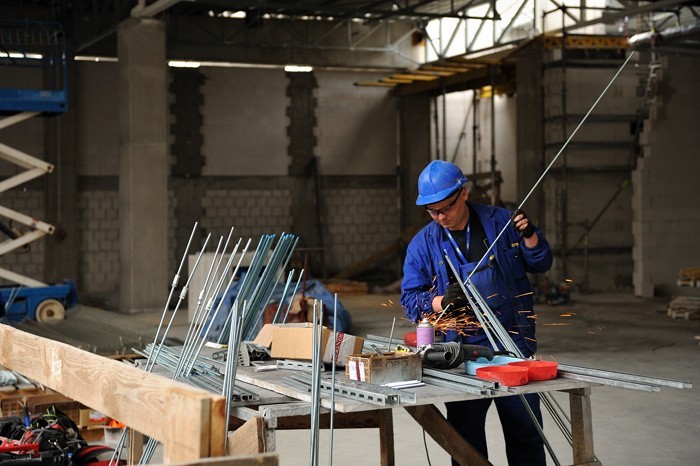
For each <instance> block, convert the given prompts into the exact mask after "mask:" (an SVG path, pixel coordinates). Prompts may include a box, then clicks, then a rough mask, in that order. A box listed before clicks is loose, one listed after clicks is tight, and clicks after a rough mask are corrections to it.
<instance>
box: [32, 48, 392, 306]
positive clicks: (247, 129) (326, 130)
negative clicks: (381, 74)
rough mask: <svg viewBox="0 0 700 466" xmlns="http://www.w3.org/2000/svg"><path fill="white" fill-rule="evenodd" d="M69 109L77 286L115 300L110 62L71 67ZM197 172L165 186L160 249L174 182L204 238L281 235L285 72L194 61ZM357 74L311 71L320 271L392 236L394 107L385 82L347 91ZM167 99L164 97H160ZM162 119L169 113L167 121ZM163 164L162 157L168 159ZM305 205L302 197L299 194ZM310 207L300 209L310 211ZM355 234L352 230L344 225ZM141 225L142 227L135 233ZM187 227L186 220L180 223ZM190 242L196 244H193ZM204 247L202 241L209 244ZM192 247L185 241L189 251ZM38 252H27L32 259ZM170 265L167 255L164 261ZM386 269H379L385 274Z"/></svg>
mask: <svg viewBox="0 0 700 466" xmlns="http://www.w3.org/2000/svg"><path fill="white" fill-rule="evenodd" d="M77 69H78V77H77V79H78V80H79V82H80V85H79V88H80V94H79V95H78V105H77V108H76V109H74V111H76V112H77V115H76V116H77V121H78V124H77V125H78V129H77V133H76V135H77V138H76V141H77V150H78V166H79V178H80V186H79V197H80V202H79V205H78V209H79V220H80V229H81V231H80V232H79V233H80V237H81V243H80V244H81V250H80V251H79V255H80V259H79V261H80V277H73V278H76V281H77V282H78V290H79V292H80V294H81V295H82V296H87V297H88V298H89V299H90V300H92V301H93V302H95V303H98V304H103V305H105V306H113V305H114V306H116V301H115V300H116V296H117V293H116V292H117V291H118V286H119V282H118V280H119V279H118V277H119V257H118V251H119V232H118V219H119V212H118V209H119V206H118V202H117V198H118V187H119V180H118V175H119V173H118V147H119V139H118V128H116V126H115V125H114V122H113V119H112V118H111V117H110V115H114V114H116V109H117V105H118V100H117V99H118V96H116V95H115V93H114V92H113V91H112V90H113V89H114V88H115V87H116V79H117V75H116V65H115V64H113V63H84V62H83V63H79V64H78V65H77ZM201 71H202V74H203V75H204V77H205V80H204V83H203V84H202V88H201V92H202V95H203V103H202V107H201V108H200V109H199V110H200V111H201V113H202V116H203V125H202V127H201V129H200V131H201V133H202V137H203V145H202V155H203V157H204V165H203V168H202V174H201V176H199V177H195V178H192V179H187V180H184V179H178V180H177V183H173V184H172V185H171V189H170V193H169V206H168V210H169V214H168V218H169V222H170V223H169V228H168V231H169V233H168V238H167V241H168V244H169V248H170V250H171V251H176V250H177V251H179V250H181V249H182V248H184V245H178V244H176V239H175V229H176V224H175V222H176V221H177V219H178V215H176V209H177V208H178V206H177V199H178V196H177V195H176V193H175V192H174V191H173V189H178V187H180V186H182V183H183V182H186V183H192V184H194V185H195V186H196V187H197V188H196V189H195V190H194V191H195V192H198V193H201V198H200V199H199V202H200V204H201V208H202V217H201V218H199V219H197V220H198V221H199V222H200V228H201V229H202V231H203V232H204V233H205V234H206V233H209V232H211V233H212V237H213V242H214V244H216V241H218V237H219V236H225V235H227V234H228V232H229V229H230V228H231V227H232V226H233V227H235V230H234V237H238V236H240V237H243V238H246V239H247V238H248V237H250V238H252V239H253V244H255V243H256V242H257V240H258V239H259V237H260V235H262V234H270V233H275V234H279V233H282V232H290V228H291V225H292V219H291V213H290V207H291V197H290V191H289V183H288V181H287V180H288V176H287V172H288V165H289V163H290V157H289V156H288V155H287V146H288V144H289V140H288V136H287V126H288V123H289V122H288V116H287V106H288V102H289V99H288V97H287V96H286V86H287V77H286V75H285V73H284V71H282V70H280V69H251V68H203V69H202V70H201ZM371 78H375V76H370V77H368V76H367V75H366V74H363V73H357V72H336V71H333V72H321V71H319V72H318V82H319V87H318V89H317V90H316V92H317V100H318V107H317V109H316V117H317V120H318V125H317V128H316V134H317V141H318V145H317V147H316V149H315V155H317V156H318V157H319V167H320V172H321V173H320V174H321V180H322V190H321V196H322V202H321V207H322V215H323V219H322V228H323V231H324V240H325V247H326V254H325V257H326V261H327V271H328V273H329V274H332V273H335V272H337V271H340V270H342V269H344V268H346V267H349V266H351V265H353V264H354V263H356V262H358V261H360V260H362V259H364V258H365V257H367V256H369V255H371V254H373V253H374V252H376V251H377V250H379V249H382V248H384V247H386V246H387V245H388V244H391V243H392V242H393V241H395V240H396V239H397V238H398V232H397V229H398V203H397V188H396V182H395V179H394V174H395V171H396V166H395V165H396V142H395V141H396V114H395V112H396V104H395V102H394V100H393V99H392V98H390V97H388V93H387V91H386V90H385V89H376V88H357V87H355V86H354V82H355V81H358V80H361V79H371ZM175 98H176V96H174V95H172V96H171V100H172V99H175ZM170 118H172V115H171V116H170ZM173 160H174V158H173ZM310 206H311V200H310ZM310 208H312V207H310ZM349 225H352V226H353V228H355V229H356V230H358V231H359V233H358V234H353V233H351V232H349V231H348V226H349ZM146 227H147V226H144V228H146ZM188 228H189V227H188ZM197 247H198V246H197ZM213 247H214V246H210V248H213ZM194 249H195V246H193V247H192V248H191V250H190V251H191V252H192V251H193V250H194ZM42 260H43V255H40V256H37V262H38V263H40V264H41V263H42ZM168 260H169V269H170V270H172V271H173V273H174V272H175V269H176V267H177V265H178V263H177V262H178V261H179V258H177V257H176V254H175V253H174V252H173V254H170V255H169V257H168ZM394 265H395V264H390V265H389V266H388V267H390V268H394V269H396V267H394Z"/></svg>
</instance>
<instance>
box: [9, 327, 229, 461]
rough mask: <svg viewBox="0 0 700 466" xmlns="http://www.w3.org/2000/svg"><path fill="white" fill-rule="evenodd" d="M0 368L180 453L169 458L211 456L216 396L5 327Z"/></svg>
mask: <svg viewBox="0 0 700 466" xmlns="http://www.w3.org/2000/svg"><path fill="white" fill-rule="evenodd" d="M0 364H2V365H4V366H6V367H8V368H11V369H15V370H18V371H20V372H21V373H22V374H23V375H25V376H26V377H29V378H31V379H34V380H36V381H37V382H40V383H42V384H44V385H45V386H48V387H50V388H51V389H53V390H55V391H57V392H59V393H61V394H63V395H64V396H66V397H68V398H70V399H72V400H76V401H79V402H80V403H83V404H84V405H86V406H89V407H91V408H92V409H95V410H97V411H100V412H102V413H104V414H106V415H107V416H109V417H112V418H114V419H119V420H120V421H121V422H123V423H125V424H126V425H128V426H130V427H132V428H134V429H136V430H138V431H139V432H142V433H144V434H145V435H148V436H149V437H153V438H155V439H156V440H158V441H160V442H162V443H163V444H164V445H165V447H166V451H167V450H168V448H169V447H170V448H174V449H176V450H178V451H181V452H182V453H181V455H182V456H179V457H177V458H176V457H174V456H170V457H169V458H172V459H177V460H183V459H184V460H189V459H193V458H201V457H205V456H209V448H210V437H209V433H210V430H211V424H212V420H211V417H212V412H211V403H212V400H218V399H220V398H221V397H219V396H216V395H213V394H211V393H209V392H206V391H205V390H201V389H198V388H194V387H190V386H188V385H186V384H184V383H180V382H174V381H172V380H168V379H166V378H164V377H162V376H159V375H156V374H152V373H148V372H145V371H143V370H140V369H137V368H135V367H131V366H128V365H126V364H123V363H121V362H118V361H114V360H111V359H107V358H104V357H102V356H98V355H95V354H93V353H89V352H87V351H84V350H81V349H78V348H75V347H72V346H70V345H67V344H65V343H60V342H56V341H53V340H49V339H46V338H42V337H38V336H36V335H32V334H29V333H26V332H22V331H20V330H17V329H15V328H12V327H9V326H6V325H0ZM216 415H217V416H219V415H222V414H220V413H218V412H217V413H216ZM221 423H223V421H221V420H217V421H216V422H215V423H214V424H221ZM222 435H223V434H222ZM171 444H172V446H170V445H171Z"/></svg>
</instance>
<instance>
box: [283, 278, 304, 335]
mask: <svg viewBox="0 0 700 466" xmlns="http://www.w3.org/2000/svg"><path fill="white" fill-rule="evenodd" d="M303 277H304V269H301V272H299V278H297V283H296V285H294V291H293V292H292V295H291V297H290V298H289V305H288V306H287V311H286V312H285V313H284V319H282V323H283V324H284V323H286V322H287V317H288V316H289V310H290V309H291V308H292V303H294V297H295V296H296V295H297V289H298V288H299V283H301V279H302V278H303ZM302 291H303V290H302Z"/></svg>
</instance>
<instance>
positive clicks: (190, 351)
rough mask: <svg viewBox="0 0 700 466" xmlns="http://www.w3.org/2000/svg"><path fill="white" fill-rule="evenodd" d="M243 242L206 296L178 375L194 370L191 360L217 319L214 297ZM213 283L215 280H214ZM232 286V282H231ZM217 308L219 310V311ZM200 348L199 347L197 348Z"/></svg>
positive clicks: (235, 249) (184, 351)
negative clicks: (196, 329) (195, 329)
mask: <svg viewBox="0 0 700 466" xmlns="http://www.w3.org/2000/svg"><path fill="white" fill-rule="evenodd" d="M240 244H241V242H240V240H239V241H238V243H237V244H236V246H235V247H234V249H233V251H232V252H231V256H230V257H229V259H228V261H227V262H226V265H225V266H224V270H223V271H222V272H221V276H220V277H219V280H218V282H217V285H216V287H215V288H214V290H211V288H210V294H209V296H207V297H206V299H205V301H206V303H207V304H206V306H205V307H204V310H203V312H202V313H201V315H200V322H201V325H200V326H199V330H198V332H196V333H195V334H194V335H193V337H194V338H193V339H192V342H191V344H190V345H188V346H187V347H186V348H185V349H183V356H182V358H181V359H182V362H181V366H180V371H179V372H178V373H176V376H177V377H181V376H183V375H184V376H186V375H188V374H189V373H190V371H191V370H192V367H191V364H189V362H190V361H191V362H192V363H193V364H194V361H195V360H196V359H197V356H198V355H199V351H201V348H202V346H203V345H204V342H205V341H206V339H207V336H208V335H209V331H210V330H211V326H212V325H213V322H214V320H215V317H216V316H214V317H211V308H212V307H213V305H214V298H215V297H216V296H217V294H218V292H219V290H220V289H221V286H222V285H223V282H224V280H225V279H226V275H227V274H228V271H229V270H230V269H231V264H232V263H233V260H234V258H235V256H236V253H237V252H238V247H239V245H240ZM249 244H250V240H248V242H247V243H246V246H245V247H244V249H243V251H242V252H241V256H240V257H239V258H238V265H240V263H241V262H242V261H243V257H244V256H245V254H246V251H247V250H248V245H249ZM225 252H226V251H225V250H224V251H222V253H221V257H222V258H223V255H224V254H225ZM238 265H237V266H236V269H235V270H234V272H233V273H232V274H231V280H233V278H234V277H235V276H236V271H237V270H238ZM212 285H213V281H212ZM229 286H230V282H229ZM222 302H223V299H222V300H221V301H220V302H219V307H220V306H221V303H222ZM218 309H219V308H217V312H218ZM207 317H210V318H211V320H210V322H209V327H208V328H207V331H206V332H204V334H201V329H202V328H203V327H204V325H205V323H206V319H207ZM197 333H200V335H199V337H198V336H197ZM197 348H199V349H197Z"/></svg>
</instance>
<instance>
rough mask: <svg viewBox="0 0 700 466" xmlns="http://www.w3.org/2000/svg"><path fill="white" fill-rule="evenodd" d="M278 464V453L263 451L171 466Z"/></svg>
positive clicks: (272, 465) (265, 465) (252, 465)
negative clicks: (257, 453) (255, 453)
mask: <svg viewBox="0 0 700 466" xmlns="http://www.w3.org/2000/svg"><path fill="white" fill-rule="evenodd" d="M278 464H279V457H278V455H277V454H276V453H263V454H260V455H245V456H227V457H225V458H204V459H200V460H197V461H186V462H181V463H172V464H171V466H277V465H278ZM156 466H163V465H156Z"/></svg>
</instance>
